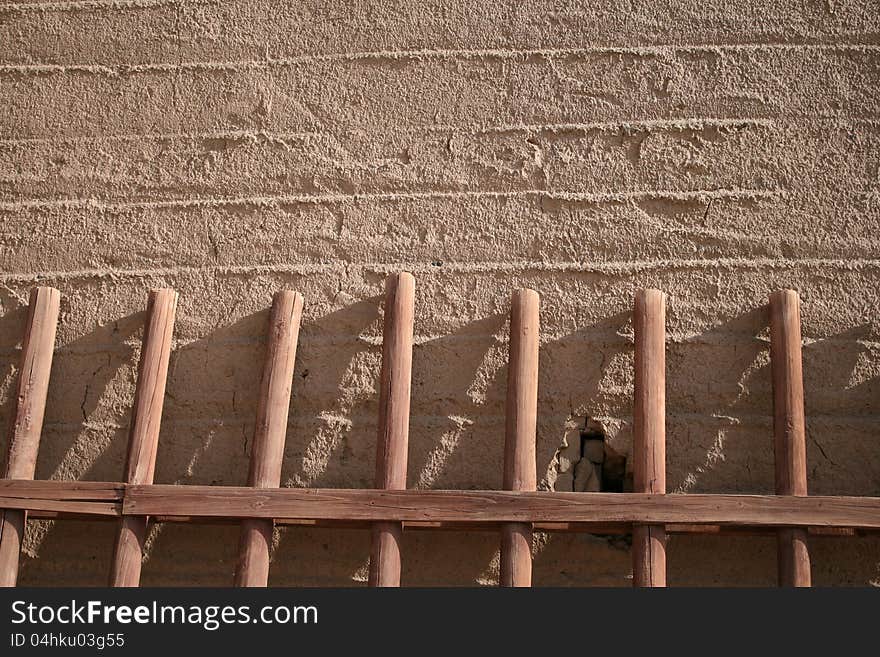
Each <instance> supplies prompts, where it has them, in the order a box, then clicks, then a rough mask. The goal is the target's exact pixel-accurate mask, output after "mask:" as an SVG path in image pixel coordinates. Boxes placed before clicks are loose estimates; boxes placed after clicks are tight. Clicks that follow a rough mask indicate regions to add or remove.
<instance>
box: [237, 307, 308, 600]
mask: <svg viewBox="0 0 880 657" xmlns="http://www.w3.org/2000/svg"><path fill="white" fill-rule="evenodd" d="M302 309H303V298H302V295H300V294H298V293H296V292H292V291H290V290H283V291H281V292H278V293H277V294H276V295H275V298H274V300H273V302H272V312H271V314H270V316H269V337H268V341H267V345H266V364H265V367H264V368H263V378H262V380H261V381H260V401H259V405H258V407H257V424H256V427H255V428H254V442H253V449H252V452H251V463H250V471H249V473H248V484H249V485H251V486H253V487H255V488H277V487H278V486H280V485H281V462H282V460H283V458H284V440H285V438H286V436H287V415H288V411H289V408H290V391H291V386H292V383H293V368H294V364H295V362H296V345H297V342H298V340H299V327H300V321H301V320H302ZM272 528H273V525H272V521H271V520H265V519H259V518H247V519H245V520H242V523H241V538H240V541H239V547H238V564H237V567H236V570H235V585H236V586H266V585H267V584H268V582H269V550H270V548H271V545H272Z"/></svg>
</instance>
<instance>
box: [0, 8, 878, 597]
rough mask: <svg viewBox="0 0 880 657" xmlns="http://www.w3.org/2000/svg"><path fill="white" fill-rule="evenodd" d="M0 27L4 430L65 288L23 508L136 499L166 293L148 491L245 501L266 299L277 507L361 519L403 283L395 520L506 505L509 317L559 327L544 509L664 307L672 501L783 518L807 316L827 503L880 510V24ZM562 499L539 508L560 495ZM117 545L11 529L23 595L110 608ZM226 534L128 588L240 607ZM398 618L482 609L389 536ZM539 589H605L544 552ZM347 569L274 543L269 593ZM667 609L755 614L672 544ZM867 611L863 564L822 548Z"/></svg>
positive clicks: (545, 439)
mask: <svg viewBox="0 0 880 657" xmlns="http://www.w3.org/2000/svg"><path fill="white" fill-rule="evenodd" d="M671 4H672V7H671V8H661V7H659V6H658V5H657V3H648V2H630V3H626V4H625V5H621V4H620V3H610V2H590V1H580V2H577V1H575V2H562V3H550V2H545V1H543V0H538V1H536V2H531V3H521V2H512V1H508V0H502V1H500V2H495V3H489V5H487V4H486V3H482V2H424V3H413V2H373V3H371V2H363V3H360V2H358V3H342V2H326V1H317V2H302V3H289V4H286V5H285V4H284V3H275V2H269V1H268V0H264V1H261V2H258V1H253V2H210V1H208V2H202V1H197V0H194V1H186V0H179V1H174V0H167V1H166V0H155V1H154V0H114V1H112V2H111V1H109V0H106V1H105V0H95V1H94V2H88V3H81V2H68V1H62V2H52V3H45V2H29V1H24V2H17V3H3V4H0V226H2V229H0V269H2V273H0V416H2V417H0V419H2V420H3V421H4V423H5V425H8V422H9V420H10V415H11V409H12V399H11V395H12V391H13V384H14V381H15V377H16V376H17V367H18V358H19V349H20V345H19V340H20V336H21V331H22V327H23V322H24V307H25V305H26V298H27V291H28V289H29V288H30V287H32V286H33V285H35V284H37V283H38V282H39V283H42V284H49V285H54V286H56V287H58V288H60V289H61V291H62V294H63V297H62V316H61V324H60V327H59V334H58V335H59V337H58V351H57V354H56V358H55V363H54V366H53V378H52V383H51V387H50V395H49V405H48V410H47V415H46V426H45V431H44V436H43V443H42V448H41V452H40V458H39V462H38V472H37V476H38V477H40V478H53V479H90V480H116V479H119V478H120V477H121V475H122V471H123V464H124V456H125V441H126V433H127V425H128V421H129V413H130V407H131V403H132V399H133V386H134V380H135V375H136V363H137V357H138V352H139V349H140V335H141V330H142V323H143V313H142V309H143V308H144V306H145V303H146V293H147V291H148V290H149V289H150V288H151V287H156V286H173V287H175V288H176V289H178V290H179V291H180V293H181V301H180V306H179V310H178V322H177V331H176V341H175V348H174V352H173V356H172V362H171V370H170V381H169V388H168V397H167V399H166V404H165V417H164V422H163V429H162V435H161V439H160V447H159V456H158V465H157V469H156V481H157V482H160V483H170V482H174V483H181V484H196V483H199V484H216V485H230V484H243V483H244V482H245V479H246V473H247V462H248V458H249V451H250V440H251V436H252V431H253V423H254V416H255V413H256V397H255V392H256V389H257V383H258V381H259V375H260V367H261V363H262V357H263V350H264V332H265V328H266V323H267V320H268V307H269V305H270V303H271V296H272V293H273V292H274V291H275V290H277V289H279V288H281V287H290V288H293V289H296V290H298V291H300V292H302V293H303V294H304V295H305V314H304V322H303V329H302V336H301V339H300V348H299V355H298V359H297V367H296V374H295V382H294V385H293V400H292V402H291V413H290V420H289V433H288V441H287V448H286V452H285V460H284V466H283V475H282V479H283V480H284V481H285V482H286V484H287V485H291V486H327V487H334V486H337V487H365V486H370V485H371V484H372V479H373V468H374V449H375V447H374V446H375V434H376V415H377V409H378V402H377V394H376V392H377V379H378V374H379V360H380V355H381V344H380V341H381V298H380V294H381V291H382V285H383V280H384V277H385V275H386V274H387V273H389V272H393V271H398V270H400V269H403V268H406V269H410V270H412V271H413V272H414V273H415V274H416V277H417V287H416V334H417V335H416V347H415V353H414V381H413V402H412V410H413V416H412V425H411V447H410V474H409V484H410V486H419V487H434V488H497V487H500V485H501V474H502V472H501V470H502V467H501V466H502V445H503V427H504V398H505V394H504V390H505V380H506V379H505V377H506V370H505V367H506V347H507V345H506V334H507V325H506V313H507V309H508V303H509V296H510V292H511V290H512V289H513V288H515V287H518V286H530V287H534V288H535V289H536V290H538V291H539V292H540V293H541V294H542V297H543V305H542V316H541V320H542V325H543V326H542V329H543V336H542V344H541V378H540V393H539V394H540V399H539V404H540V409H539V410H540V422H539V427H538V452H537V455H538V468H539V472H538V479H539V481H540V482H541V484H540V485H541V486H542V487H544V488H554V487H555V486H556V485H557V474H558V472H559V452H560V448H561V447H563V446H564V445H565V444H566V441H570V440H573V439H574V437H576V436H577V434H578V432H579V429H580V427H582V426H583V424H584V422H585V419H586V418H587V417H589V418H591V419H592V420H593V422H594V423H596V424H597V425H598V426H599V427H601V429H602V431H604V433H605V436H606V439H607V443H608V445H609V447H611V448H612V449H613V450H615V451H616V452H617V453H620V454H622V455H627V454H628V453H629V452H630V451H631V444H632V439H631V424H632V416H631V415H632V401H631V399H632V382H633V377H632V360H633V354H632V327H631V324H630V316H629V313H630V309H631V303H632V296H633V292H634V291H635V290H636V289H637V288H639V287H642V286H653V287H659V288H662V289H663V290H665V291H666V292H667V293H668V294H669V309H668V331H669V344H668V350H669V352H668V370H669V372H668V424H669V428H668V471H669V476H668V479H669V488H670V491H683V492H751V493H759V492H772V490H773V452H772V433H771V432H772V417H771V407H770V404H771V401H770V384H769V378H770V375H769V368H768V343H767V326H766V324H767V317H766V315H765V312H764V311H763V310H762V307H763V305H764V304H765V303H766V297H767V294H768V293H769V292H770V291H771V290H773V289H774V288H778V287H783V286H785V287H793V288H795V289H797V290H798V291H799V292H800V293H801V295H802V298H803V302H804V307H803V313H804V317H803V327H804V336H805V339H806V344H805V349H804V358H805V363H804V367H805V377H806V395H807V399H806V403H807V414H808V462H809V486H810V491H811V492H812V493H816V494H835V493H837V494H849V495H880V440H878V426H880V382H878V381H880V378H878V377H880V325H878V310H880V291H878V290H880V248H878V247H880V195H878V191H877V190H878V180H880V170H878V168H880V148H878V146H880V114H878V109H877V108H878V107H880V13H878V12H877V7H876V4H875V2H874V1H873V0H854V1H853V2H846V3H842V2H827V1H823V0H806V1H802V0H798V1H797V2H795V1H793V0H792V1H789V0H781V1H779V2H774V3H770V6H767V3H763V2H758V1H757V0H746V1H739V2H732V3H731V2H715V1H714V0H700V1H699V2H697V1H691V0H678V1H677V2H674V3H671ZM563 480H564V478H562V479H560V480H559V481H563ZM112 542H113V539H112V527H111V526H110V525H107V524H101V523H78V522H62V523H54V524H53V523H36V522H32V523H31V524H30V535H29V539H28V544H27V555H26V558H25V560H24V562H23V571H22V575H21V582H22V583H23V584H35V585H45V584H53V585H58V584H103V583H104V581H105V579H106V574H107V571H108V568H109V561H110V553H111V549H112ZM236 545H237V530H236V529H235V528H233V527H218V526H208V527H199V528H196V527H184V526H165V527H159V528H154V530H153V531H152V533H151V536H150V547H149V556H148V560H147V563H146V564H145V567H144V573H143V581H144V584H162V585H166V584H169V585H170V584H177V585H181V584H229V583H231V581H232V571H233V566H234V561H235V549H236ZM404 550H405V553H404V574H403V579H404V583H405V584H421V585H428V584H445V585H473V584H491V583H493V582H495V581H496V580H497V553H496V550H497V540H496V537H495V536H494V535H492V534H487V533H474V534H458V533H443V534H439V535H438V534H426V533H424V532H412V533H410V534H407V536H406V539H405V543H404ZM536 551H537V556H536V561H535V583H536V584H543V585H551V584H552V585H578V584H603V585H626V584H628V583H629V581H630V576H631V575H630V560H629V556H628V552H627V545H626V541H625V540H620V539H608V538H603V537H592V536H562V535H554V536H549V537H541V538H540V539H539V540H538V543H537V545H536ZM368 552H369V550H368V538H367V534H366V533H364V532H360V531H354V530H346V531H339V530H332V531H331V530H302V529H289V530H285V531H280V532H278V533H277V546H276V550H275V556H274V561H273V565H272V571H271V577H270V582H271V583H272V584H276V585H282V584H285V585H349V584H351V585H359V584H361V583H363V582H364V581H365V578H366V560H367V557H368ZM669 554H670V556H669V566H670V577H669V580H670V583H671V584H726V585H735V584H773V583H774V582H775V550H774V546H773V541H772V540H769V541H768V540H766V539H742V538H737V539H720V538H695V537H675V538H673V539H671V542H670V552H669ZM813 563H814V581H815V582H816V583H818V584H862V585H864V584H867V583H871V582H874V583H877V582H878V581H880V541H878V540H876V539H858V540H839V539H816V540H815V541H814V558H813Z"/></svg>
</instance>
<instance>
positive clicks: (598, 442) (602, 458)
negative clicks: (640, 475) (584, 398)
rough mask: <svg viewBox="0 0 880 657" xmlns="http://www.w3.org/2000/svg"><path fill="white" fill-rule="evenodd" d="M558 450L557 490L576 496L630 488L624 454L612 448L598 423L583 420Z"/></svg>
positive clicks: (587, 419)
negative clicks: (575, 431) (575, 432)
mask: <svg viewBox="0 0 880 657" xmlns="http://www.w3.org/2000/svg"><path fill="white" fill-rule="evenodd" d="M573 433H574V432H570V433H569V435H568V436H566V440H565V443H563V445H562V447H561V448H560V450H559V459H558V467H559V473H558V476H557V479H556V490H558V491H573V492H576V493H622V492H624V491H625V490H627V489H628V487H629V488H631V487H632V486H631V484H628V477H627V471H626V455H625V454H620V453H618V452H617V451H616V450H615V449H614V448H612V447H611V446H610V445H609V444H608V442H607V440H606V435H605V428H604V427H603V426H602V424H601V423H599V422H597V421H595V420H592V419H591V418H590V417H584V419H583V423H582V424H581V426H580V429H579V430H578V431H577V434H576V435H572V434H573Z"/></svg>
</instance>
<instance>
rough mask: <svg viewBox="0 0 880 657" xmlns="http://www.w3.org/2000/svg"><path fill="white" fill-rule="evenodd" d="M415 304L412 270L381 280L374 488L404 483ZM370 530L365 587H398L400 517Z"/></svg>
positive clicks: (378, 524) (391, 486) (376, 525)
mask: <svg viewBox="0 0 880 657" xmlns="http://www.w3.org/2000/svg"><path fill="white" fill-rule="evenodd" d="M414 303H415V278H413V275H412V274H410V273H408V272H402V273H400V274H397V275H394V276H390V277H389V278H388V280H387V282H386V284H385V326H384V328H383V331H382V375H381V379H380V389H379V440H378V443H377V446H376V488H387V489H391V490H403V489H405V488H406V460H407V450H408V446H409V402H410V386H411V382H412V345H413V321H414V313H415V308H414ZM372 532H373V533H372V544H371V547H370V579H369V584H370V586H400V537H401V534H402V532H403V525H402V524H401V523H399V522H377V523H374V524H373V529H372Z"/></svg>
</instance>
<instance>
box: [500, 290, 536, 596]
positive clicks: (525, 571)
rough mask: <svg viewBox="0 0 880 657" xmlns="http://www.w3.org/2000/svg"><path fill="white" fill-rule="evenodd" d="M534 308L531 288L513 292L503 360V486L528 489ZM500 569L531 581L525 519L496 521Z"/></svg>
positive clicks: (516, 582)
mask: <svg viewBox="0 0 880 657" xmlns="http://www.w3.org/2000/svg"><path fill="white" fill-rule="evenodd" d="M539 308H540V297H539V296H538V293H537V292H535V291H534V290H529V289H520V290H517V291H516V292H514V293H513V299H512V300H511V308H510V351H509V356H508V365H507V417H506V430H505V441H504V488H505V490H515V491H533V490H535V488H536V485H537V467H536V464H535V439H536V433H537V426H538V344H539ZM500 570H501V571H500V584H501V586H531V585H532V525H531V524H530V523H522V522H508V523H504V524H503V525H502V526H501V569H500Z"/></svg>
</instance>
